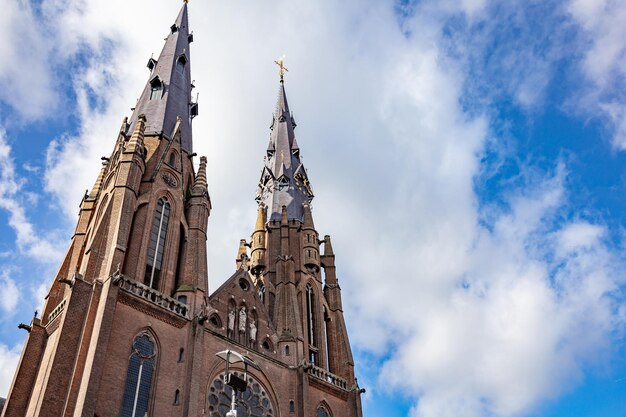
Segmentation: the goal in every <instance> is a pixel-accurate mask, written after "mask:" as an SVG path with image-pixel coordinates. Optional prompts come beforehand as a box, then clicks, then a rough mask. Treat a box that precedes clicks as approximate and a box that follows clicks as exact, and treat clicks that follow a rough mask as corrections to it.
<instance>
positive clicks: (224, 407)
mask: <svg viewBox="0 0 626 417" xmlns="http://www.w3.org/2000/svg"><path fill="white" fill-rule="evenodd" d="M235 374H236V375H237V376H239V377H240V378H242V377H243V374H239V373H237V372H235ZM232 392H233V391H232V389H231V387H229V386H228V385H226V384H225V383H224V374H220V375H219V376H218V377H217V378H215V379H214V380H213V382H212V383H211V385H210V387H209V393H208V398H207V400H208V406H207V407H208V414H207V416H210V417H226V414H227V413H228V412H229V411H230V407H231V399H232ZM274 415H275V414H274V410H273V408H272V402H271V401H270V399H269V397H268V395H267V392H266V391H265V389H264V388H263V387H262V386H261V384H259V382H258V381H256V380H255V379H254V378H252V377H250V376H249V375H248V388H247V389H246V391H245V392H243V393H238V394H237V417H274Z"/></svg>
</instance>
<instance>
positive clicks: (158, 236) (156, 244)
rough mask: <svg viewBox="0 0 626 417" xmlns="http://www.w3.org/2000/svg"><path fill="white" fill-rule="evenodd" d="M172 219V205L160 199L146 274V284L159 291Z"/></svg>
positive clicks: (151, 233)
mask: <svg viewBox="0 0 626 417" xmlns="http://www.w3.org/2000/svg"><path fill="white" fill-rule="evenodd" d="M169 219H170V203H168V202H167V200H166V199H164V198H160V199H159V201H157V205H156V210H155V212H154V220H153V222H152V231H151V232H150V246H149V247H148V259H147V262H146V274H145V277H144V284H146V285H147V286H149V287H151V288H154V289H158V288H159V279H160V278H161V266H162V264H163V252H164V250H165V237H166V235H167V224H168V223H169Z"/></svg>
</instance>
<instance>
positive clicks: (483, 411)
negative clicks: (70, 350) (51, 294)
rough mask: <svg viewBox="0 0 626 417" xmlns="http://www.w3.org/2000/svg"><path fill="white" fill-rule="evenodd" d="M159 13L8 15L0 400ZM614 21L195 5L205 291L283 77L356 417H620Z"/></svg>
mask: <svg viewBox="0 0 626 417" xmlns="http://www.w3.org/2000/svg"><path fill="white" fill-rule="evenodd" d="M179 8H180V3H179V2H177V1H173V0H168V1H165V0H151V1H148V0H135V1H132V2H128V1H123V0H109V1H106V2H103V1H97V0H73V1H68V0H31V1H27V0H0V9H1V10H2V13H1V14H0V396H5V395H6V393H7V391H8V387H9V384H10V380H11V378H12V375H13V371H14V368H15V366H16V363H17V360H18V357H19V354H20V352H21V346H22V343H23V341H24V336H25V333H24V332H22V331H18V330H17V328H16V325H17V323H19V322H25V323H27V322H29V321H30V319H31V317H32V313H33V311H34V310H35V309H37V308H40V305H41V303H42V300H43V296H44V295H45V293H46V291H47V287H48V286H49V284H50V280H51V279H52V277H53V274H54V273H55V271H56V268H57V267H58V265H59V263H60V258H61V257H62V255H63V254H64V251H65V250H66V248H67V244H68V242H69V238H70V236H71V234H72V231H73V228H74V225H75V224H74V223H75V221H76V219H77V212H78V204H79V202H80V199H81V197H82V195H83V193H84V190H85V189H87V188H90V187H91V186H92V184H93V181H94V180H95V177H96V175H97V172H98V170H99V165H100V157H101V156H105V155H109V153H110V152H111V150H112V146H113V143H114V140H115V138H116V133H117V131H118V129H119V126H120V123H121V121H122V118H123V117H124V116H129V115H130V108H131V107H133V105H134V103H135V101H136V99H137V98H138V96H139V94H140V92H141V89H142V87H143V83H145V81H146V79H147V77H148V70H147V69H146V67H145V65H146V63H147V60H148V58H149V57H150V55H151V54H153V53H154V54H155V55H158V53H159V52H160V48H161V47H162V45H163V38H164V37H165V36H166V35H167V33H168V30H169V29H168V28H169V26H170V25H171V24H172V22H173V20H174V18H175V17H176V14H177V12H178V9H179ZM625 21H626V3H625V2H623V1H620V0H562V1H552V0H510V1H504V0H503V1H496V0H458V1H453V0H420V1H409V0H397V1H393V0H386V1H383V0H345V1H342V2H335V1H331V0H316V1H304V0H275V1H272V2H250V1H222V2H219V1H210V2H209V1H199V0H196V1H191V2H190V25H191V28H192V29H193V30H194V37H195V43H194V44H193V45H192V51H191V62H192V78H194V79H195V80H196V82H195V85H196V86H197V89H196V90H195V91H196V92H198V93H199V102H200V116H199V117H197V118H196V119H195V120H194V145H195V150H196V151H197V153H198V154H199V155H206V156H207V157H208V161H209V167H208V176H209V191H210V193H211V198H212V202H213V207H214V209H213V212H212V214H211V218H210V219H209V229H210V235H209V243H208V245H209V263H210V264H209V265H210V277H209V279H210V286H211V287H212V288H213V289H215V288H217V286H219V285H220V283H221V282H223V281H224V280H225V279H226V278H227V277H228V276H230V274H231V273H232V272H233V269H234V260H235V256H236V252H237V247H238V242H239V239H240V238H243V237H248V236H249V235H250V233H251V231H252V227H253V225H254V220H255V216H256V214H255V203H254V194H255V187H256V181H257V179H258V177H259V175H260V169H261V166H262V157H263V153H264V149H265V146H266V144H267V139H268V135H269V129H268V127H269V123H270V121H271V112H272V110H273V107H274V103H275V100H276V93H277V89H278V76H277V72H276V68H275V65H273V60H274V59H276V58H277V57H278V56H280V55H282V54H285V55H286V58H285V62H286V65H287V67H288V68H289V73H288V74H287V75H286V89H287V94H288V98H289V102H290V107H291V109H292V110H293V111H294V115H295V119H296V121H297V122H298V128H297V131H296V134H297V136H298V143H299V144H300V146H301V148H302V154H303V156H304V158H305V164H306V166H307V167H308V170H309V177H310V179H311V182H312V185H313V187H314V189H315V192H316V198H315V200H314V206H313V209H314V216H315V221H316V226H317V228H318V230H319V231H320V233H321V234H322V235H324V234H330V235H331V236H332V237H333V246H334V249H335V252H336V253H337V264H338V274H339V279H340V282H341V286H342V289H343V297H344V307H345V311H346V315H347V320H348V327H349V332H350V336H351V341H352V347H353V349H354V351H355V358H356V363H357V368H356V372H357V375H358V377H359V382H360V384H361V386H364V387H365V388H366V389H367V393H366V395H365V396H364V397H363V401H364V414H365V415H366V416H379V415H385V416H390V417H395V416H415V417H452V416H455V417H458V416H462V417H487V416H489V417H507V416H529V417H531V416H532V417H539V416H541V417H562V416H563V417H564V416H568V417H572V416H580V417H583V416H585V417H588V416H593V417H620V416H626V340H625V334H624V331H625V330H626V304H624V301H625V298H626V297H625V294H624V291H625V290H626V272H625V271H626V269H625V266H626V265H625V263H626V262H625V261H626V257H625V256H624V250H625V247H626V233H625V227H626V93H624V92H625V91H626V25H625V24H624V22H625Z"/></svg>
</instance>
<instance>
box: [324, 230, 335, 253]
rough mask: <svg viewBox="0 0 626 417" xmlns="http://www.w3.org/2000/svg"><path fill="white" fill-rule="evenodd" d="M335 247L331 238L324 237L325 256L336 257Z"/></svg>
mask: <svg viewBox="0 0 626 417" xmlns="http://www.w3.org/2000/svg"><path fill="white" fill-rule="evenodd" d="M334 255H335V252H333V245H332V244H331V243H330V236H329V235H326V236H324V256H334Z"/></svg>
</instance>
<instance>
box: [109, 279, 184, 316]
mask: <svg viewBox="0 0 626 417" xmlns="http://www.w3.org/2000/svg"><path fill="white" fill-rule="evenodd" d="M113 283H114V284H115V285H117V286H118V287H120V289H121V290H123V291H126V292H128V293H130V294H133V295H136V296H138V297H140V298H143V299H144V300H147V301H149V302H150V303H151V304H154V305H156V306H159V307H162V308H164V309H166V310H169V311H170V312H172V313H174V314H176V315H178V316H180V317H184V318H187V311H188V308H187V305H186V304H184V303H181V302H180V301H178V300H176V299H174V298H172V297H169V296H167V295H165V294H163V293H162V292H160V291H157V290H155V289H154V288H151V287H149V286H147V285H145V284H142V283H141V282H139V281H135V280H134V279H132V278H128V277H126V276H124V275H122V274H120V273H119V272H118V273H116V274H115V275H113Z"/></svg>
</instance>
